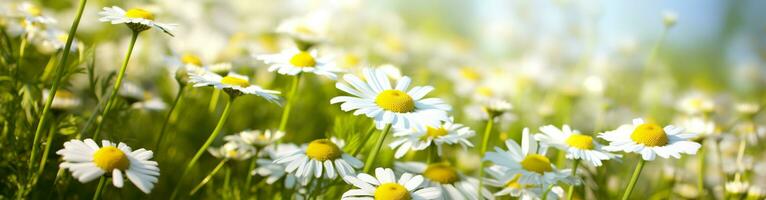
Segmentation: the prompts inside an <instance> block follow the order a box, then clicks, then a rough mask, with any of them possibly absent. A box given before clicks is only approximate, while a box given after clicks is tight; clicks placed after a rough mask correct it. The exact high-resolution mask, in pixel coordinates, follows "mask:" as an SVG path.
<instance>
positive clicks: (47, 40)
mask: <svg viewBox="0 0 766 200" xmlns="http://www.w3.org/2000/svg"><path fill="white" fill-rule="evenodd" d="M68 37H69V34H67V33H66V32H64V31H61V30H59V29H55V28H48V29H46V30H45V32H44V33H43V35H42V37H40V40H41V41H40V45H41V46H42V47H43V48H42V49H47V50H48V51H58V50H62V49H64V47H65V45H66V40H67V38H68ZM77 48H78V46H77V39H74V41H72V47H71V49H70V51H72V52H76V51H77Z"/></svg>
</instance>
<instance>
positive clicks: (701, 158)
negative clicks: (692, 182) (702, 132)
mask: <svg viewBox="0 0 766 200" xmlns="http://www.w3.org/2000/svg"><path fill="white" fill-rule="evenodd" d="M701 143H702V144H703V147H702V148H700V150H699V152H698V153H697V162H698V163H697V167H699V168H698V169H697V170H698V171H697V191H698V192H699V197H703V196H705V147H704V144H705V143H704V141H702V142H701Z"/></svg>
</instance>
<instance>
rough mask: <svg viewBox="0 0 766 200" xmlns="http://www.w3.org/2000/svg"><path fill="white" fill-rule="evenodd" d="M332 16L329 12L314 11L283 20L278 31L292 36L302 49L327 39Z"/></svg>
mask: <svg viewBox="0 0 766 200" xmlns="http://www.w3.org/2000/svg"><path fill="white" fill-rule="evenodd" d="M329 25H330V16H329V13H327V12H313V13H309V14H307V15H305V16H297V17H292V18H288V19H285V20H283V21H282V22H280V23H279V26H277V30H276V31H277V33H280V34H284V35H287V36H290V37H291V38H293V40H295V42H296V44H297V45H298V46H299V47H301V48H300V49H302V50H307V49H309V48H310V47H312V46H313V45H316V44H317V43H319V42H322V41H324V40H325V39H327V34H328V31H329Z"/></svg>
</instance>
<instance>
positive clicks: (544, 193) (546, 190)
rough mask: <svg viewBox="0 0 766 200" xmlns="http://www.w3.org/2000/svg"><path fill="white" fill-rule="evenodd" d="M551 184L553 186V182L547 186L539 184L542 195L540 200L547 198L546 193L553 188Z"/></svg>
mask: <svg viewBox="0 0 766 200" xmlns="http://www.w3.org/2000/svg"><path fill="white" fill-rule="evenodd" d="M553 186H554V184H551V185H550V186H548V187H547V188H546V187H545V186H541V187H543V195H542V197H541V199H542V200H545V199H548V193H550V192H551V190H552V189H553Z"/></svg>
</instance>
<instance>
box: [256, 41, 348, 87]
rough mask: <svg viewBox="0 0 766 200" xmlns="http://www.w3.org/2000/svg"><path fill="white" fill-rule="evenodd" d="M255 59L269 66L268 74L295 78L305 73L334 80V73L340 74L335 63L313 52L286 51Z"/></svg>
mask: <svg viewBox="0 0 766 200" xmlns="http://www.w3.org/2000/svg"><path fill="white" fill-rule="evenodd" d="M256 58H257V59H258V60H261V61H263V62H264V63H266V64H269V65H271V66H269V71H270V72H274V71H276V72H277V73H279V74H282V75H289V76H295V75H298V74H300V73H303V72H306V73H314V74H317V75H322V76H326V77H328V78H330V79H333V80H335V79H336V78H337V77H338V76H337V75H335V73H337V72H340V70H339V69H337V68H336V67H335V63H333V62H331V60H330V59H327V58H319V57H318V56H317V52H316V51H314V50H311V51H301V50H298V49H286V50H284V51H282V52H280V53H277V54H267V55H260V56H256Z"/></svg>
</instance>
